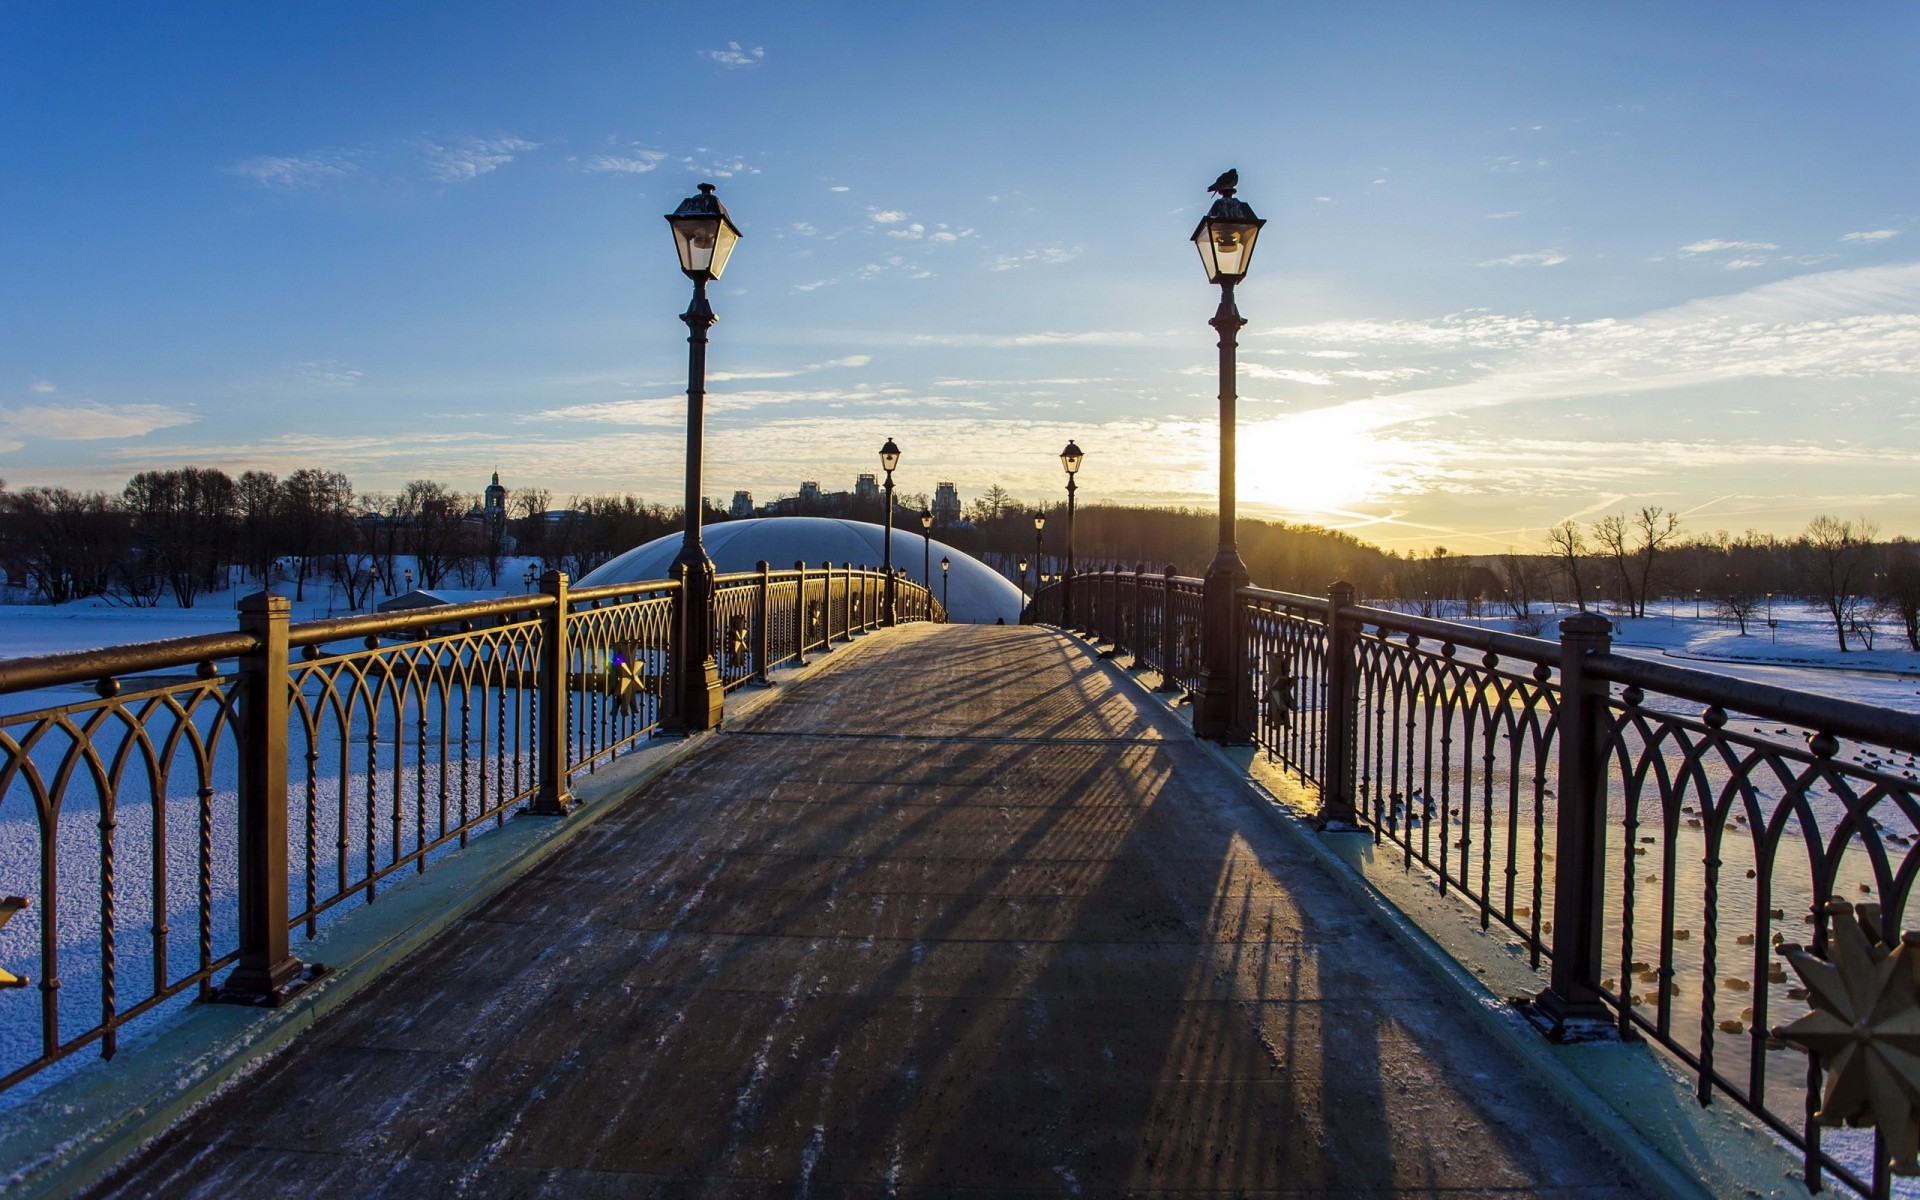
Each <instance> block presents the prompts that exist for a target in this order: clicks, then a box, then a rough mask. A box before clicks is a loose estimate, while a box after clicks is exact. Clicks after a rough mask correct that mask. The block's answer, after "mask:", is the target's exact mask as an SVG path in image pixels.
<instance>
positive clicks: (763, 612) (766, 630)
mask: <svg viewBox="0 0 1920 1200" xmlns="http://www.w3.org/2000/svg"><path fill="white" fill-rule="evenodd" d="M772 657H773V564H772V563H770V562H768V561H767V560H766V559H764V558H763V559H761V560H760V609H759V612H758V614H757V615H756V616H755V617H754V626H753V665H754V674H755V676H756V677H757V678H758V679H759V680H760V682H761V683H764V684H766V685H767V686H768V687H771V686H773V673H772V670H771V669H770V668H769V667H768V666H767V660H769V659H771V658H772Z"/></svg>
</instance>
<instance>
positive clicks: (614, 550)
mask: <svg viewBox="0 0 1920 1200" xmlns="http://www.w3.org/2000/svg"><path fill="white" fill-rule="evenodd" d="M924 506H925V497H923V496H918V495H914V496H901V497H897V503H896V508H895V524H896V526H899V527H904V528H908V529H917V528H918V510H920V509H922V508H924ZM808 511H809V512H810V513H811V514H812V515H818V516H842V517H850V518H853V519H857V520H866V521H875V522H877V521H880V520H882V519H883V518H884V515H885V514H884V511H883V509H882V502H881V501H880V500H879V499H878V498H865V499H862V498H859V497H856V496H851V495H846V496H840V497H837V498H835V497H828V498H823V500H822V501H821V502H820V503H818V504H815V505H812V506H810V507H809V509H808ZM1036 517H1038V518H1041V520H1042V528H1040V529H1037V530H1036V529H1035V527H1034V520H1035V518H1036ZM727 519H728V515H727V513H726V512H724V511H722V510H720V509H717V508H715V507H713V506H712V505H711V504H709V505H708V507H707V509H706V512H705V515H704V517H703V520H704V521H705V522H707V523H710V524H711V523H717V522H721V521H725V520H727ZM1066 525H1067V520H1066V505H1065V504H1064V503H1063V502H1060V501H1047V502H1043V503H1039V504H1033V503H1027V502H1022V501H1019V500H1017V499H1015V498H1014V497H1013V496H1012V495H1011V494H1009V493H1008V492H1007V491H1006V490H1005V489H1004V488H1001V487H998V486H994V487H990V488H988V489H987V490H986V491H985V492H984V493H983V494H982V495H980V496H979V497H977V498H976V499H974V500H973V501H972V502H971V503H969V504H968V505H967V506H966V509H965V511H964V513H963V515H962V517H961V519H959V520H957V521H949V522H946V523H943V524H941V525H939V526H937V527H936V529H935V531H934V532H935V535H936V536H937V537H939V538H940V540H942V541H944V542H946V543H948V544H949V545H952V546H955V547H957V548H958V549H960V550H963V551H966V552H967V553H969V554H972V555H974V556H975V557H978V558H980V559H982V560H984V561H986V562H988V563H990V564H991V565H993V566H994V567H996V568H997V569H999V570H1001V571H1002V572H1004V573H1005V574H1006V575H1007V576H1008V577H1010V578H1013V577H1016V576H1020V575H1022V574H1023V572H1022V571H1021V569H1020V564H1021V562H1022V561H1025V562H1026V563H1027V570H1026V571H1025V572H1024V576H1025V579H1026V580H1027V581H1028V582H1031V581H1033V580H1035V579H1037V578H1038V577H1039V576H1040V575H1041V574H1043V573H1053V574H1057V573H1058V572H1060V571H1061V570H1064V569H1065V565H1066ZM683 528H684V515H683V512H682V510H681V509H680V508H679V507H678V506H674V507H667V506H663V505H658V504H648V503H647V502H646V501H644V500H643V499H642V498H641V497H639V496H635V495H632V494H625V495H584V496H583V495H575V496H572V497H571V498H569V499H568V501H567V503H566V507H564V508H555V507H554V506H553V496H552V493H551V492H549V491H548V490H547V489H545V488H537V487H530V488H521V489H518V490H515V491H512V492H510V493H508V494H507V496H506V500H505V504H504V505H503V506H501V507H498V508H494V509H488V508H487V507H486V506H485V501H484V497H483V496H482V495H481V494H478V493H469V492H462V491H460V490H458V489H455V488H452V487H449V486H448V485H446V484H444V483H440V482H438V481H435V480H430V479H416V480H413V481H410V482H409V483H407V484H406V485H405V486H404V487H402V488H400V489H399V490H397V491H393V492H379V491H361V490H359V489H358V488H356V487H355V486H354V485H353V482H352V481H351V480H350V479H349V478H348V477H347V476H346V475H344V474H342V473H341V472H338V471H327V470H321V469H318V468H306V469H302V470H298V471H294V472H293V473H291V474H289V475H287V476H286V477H284V478H281V477H279V476H276V475H275V474H273V473H272V472H267V471H247V472H245V473H243V474H242V475H240V476H239V478H237V479H235V478H232V477H230V476H228V475H227V474H226V473H225V472H223V471H220V470H218V469H213V468H202V467H181V468H178V469H172V470H163V471H143V472H140V473H139V474H137V475H135V476H133V477H132V478H131V479H129V480H128V481H127V484H126V486H125V487H124V488H122V489H121V491H120V492H119V493H118V494H117V495H116V494H112V493H108V492H105V491H81V490H73V489H69V488H60V487H30V488H25V489H21V490H18V491H10V490H8V489H7V487H6V484H5V482H4V481H0V570H4V571H5V573H6V578H7V580H8V581H9V582H11V583H14V584H16V585H23V586H25V587H27V588H29V589H30V590H31V591H32V592H33V594H35V595H36V596H37V597H38V598H39V599H42V600H44V601H46V602H49V603H56V604H58V603H65V602H67V601H70V600H76V599H82V598H86V597H92V596H104V597H108V598H111V599H113V600H115V601H117V602H121V603H126V604H129V605H136V606H152V605H155V604H158V603H159V602H160V600H161V599H162V597H166V596H171V597H172V599H173V600H174V602H175V603H176V604H178V605H180V606H181V607H183V608H190V607H192V606H193V604H194V602H195V600H196V599H197V598H198V597H199V596H200V595H202V594H204V593H206V592H208V591H212V590H215V589H217V588H220V587H222V586H223V585H224V584H225V582H226V579H227V575H228V573H229V572H230V571H234V570H238V571H242V572H244V573H245V574H246V575H248V576H250V577H251V578H252V579H254V580H256V581H259V582H262V583H265V582H268V581H272V580H276V579H284V580H285V581H286V582H287V583H289V584H291V585H292V587H293V589H294V593H295V598H296V599H304V598H305V589H306V587H307V585H308V584H309V583H312V582H315V581H322V582H324V583H326V584H329V585H331V586H334V587H337V588H339V589H340V590H341V591H342V592H343V593H344V594H345V597H346V601H347V606H348V607H349V608H354V609H357V608H359V607H361V606H362V605H364V604H366V603H368V602H369V601H370V600H371V598H372V597H373V596H374V594H375V593H376V592H384V593H385V594H387V595H393V594H395V593H396V592H398V591H400V590H403V588H404V587H405V586H406V584H407V582H409V581H411V582H415V583H417V585H418V586H420V587H424V588H436V587H441V586H445V585H448V584H449V582H450V581H453V582H457V583H458V584H459V585H460V586H463V587H469V588H473V587H481V586H488V587H499V586H501V575H502V572H503V570H504V569H505V563H506V560H507V559H508V558H510V557H515V556H520V557H526V558H532V559H536V560H538V562H539V563H540V564H541V568H542V569H545V570H560V571H565V572H566V573H567V574H568V575H570V576H572V577H573V578H576V579H578V578H580V577H581V576H583V575H585V574H586V573H587V572H589V571H591V570H593V569H594V568H595V567H597V566H599V565H600V564H601V563H604V562H606V561H607V560H608V559H610V558H612V557H614V556H615V555H617V554H620V553H622V552H624V551H626V550H628V549H630V548H632V547H634V546H638V545H640V544H642V543H644V542H647V541H651V540H652V539H654V538H657V537H660V536H662V535H664V534H669V533H677V532H679V531H680V530H682V529H683ZM1216 537H1217V522H1216V517H1215V514H1213V513H1212V512H1209V511H1206V510H1198V509H1185V508H1152V507H1145V506H1139V505H1122V504H1108V503H1097V504H1088V505H1083V506H1080V507H1079V508H1078V509H1077V511H1076V513H1075V519H1074V558H1075V566H1076V568H1077V569H1078V570H1081V571H1088V570H1097V569H1101V568H1107V567H1118V568H1126V569H1131V568H1133V567H1135V566H1144V567H1146V568H1147V569H1149V570H1153V571H1160V570H1164V569H1165V568H1167V567H1172V568H1173V569H1174V570H1175V572H1176V573H1178V574H1182V575H1199V574H1202V573H1203V572H1204V571H1205V569H1206V565H1207V563H1208V562H1209V561H1210V560H1211V559H1212V557H1213V553H1214V547H1215V543H1216ZM1236 537H1237V539H1238V548H1239V552H1240V556H1241V559H1242V560H1243V561H1244V562H1245V563H1246V565H1247V569H1248V573H1249V575H1250V576H1251V578H1252V580H1253V582H1254V583H1255V584H1258V585H1260V586H1263V587H1271V588H1277V589H1280V590H1284V591H1292V592H1301V593H1306V594H1310V595H1319V594H1323V593H1324V592H1325V590H1326V587H1327V585H1328V584H1329V583H1331V582H1332V581H1334V580H1336V579H1344V580H1346V581H1347V582H1350V583H1352V584H1353V585H1354V586H1355V588H1356V590H1357V592H1358V594H1359V595H1360V597H1361V598H1363V599H1371V600H1377V601H1386V602H1390V603H1398V604H1401V605H1405V606H1408V607H1413V608H1416V609H1417V610H1419V611H1421V612H1423V613H1425V614H1427V615H1451V614H1455V613H1458V614H1461V615H1466V616H1480V615H1484V614H1486V613H1488V612H1489V611H1492V612H1504V613H1505V614H1506V615H1508V616H1509V617H1510V618H1511V619H1512V620H1513V622H1514V625H1515V627H1516V628H1518V629H1520V630H1522V631H1523V632H1533V633H1538V632H1542V631H1544V629H1545V627H1546V621H1547V616H1548V613H1549V612H1550V611H1551V610H1553V609H1555V608H1559V607H1569V608H1577V609H1581V610H1585V609H1587V608H1589V607H1595V606H1604V607H1606V608H1607V609H1608V610H1609V611H1610V612H1612V613H1614V614H1616V615H1621V616H1626V617H1644V616H1646V615H1648V610H1649V607H1650V605H1651V604H1652V603H1653V602H1654V601H1656V600H1658V599H1662V598H1665V599H1667V600H1669V601H1670V602H1679V603H1683V602H1685V601H1686V600H1688V599H1690V598H1691V599H1692V600H1693V601H1694V602H1695V603H1696V604H1697V605H1700V606H1702V607H1703V608H1704V607H1706V606H1711V610H1712V611H1713V612H1714V613H1715V614H1716V615H1718V616H1721V617H1724V618H1725V619H1727V620H1729V621H1732V622H1734V623H1735V624H1737V625H1738V627H1739V629H1740V631H1741V632H1742V633H1746V632H1748V630H1749V627H1750V626H1751V625H1752V624H1753V623H1754V622H1755V621H1756V620H1760V619H1764V618H1763V616H1762V614H1763V613H1765V612H1766V611H1768V610H1769V609H1770V606H1771V604H1772V602H1773V601H1774V600H1775V599H1776V598H1786V597H1795V598H1799V599H1805V600H1807V601H1809V602H1812V603H1817V604H1819V605H1820V606H1821V608H1822V609H1823V610H1824V611H1825V613H1826V614H1827V616H1828V618H1829V619H1830V621H1831V623H1832V626H1833V632H1834V637H1835V641H1836V643H1837V644H1838V646H1839V647H1840V649H1841V650H1843V651H1844V650H1850V649H1852V648H1854V647H1855V646H1864V647H1865V648H1868V649H1871V648H1872V647H1873V646H1874V644H1875V642H1876V641H1877V639H1878V638H1880V637H1882V636H1885V635H1887V634H1888V633H1890V632H1893V631H1898V633H1899V634H1901V635H1903V636H1904V638H1905V640H1906V642H1907V644H1908V646H1910V647H1911V648H1913V649H1916V650H1920V543H1916V542H1914V541H1912V540H1910V539H1907V538H1891V539H1887V540H1884V541H1883V540H1881V539H1880V538H1879V530H1878V528H1877V527H1876V526H1875V525H1874V523H1873V522H1871V521H1869V520H1866V519H1865V518H1858V519H1854V520H1844V519H1841V518H1838V517H1833V516H1825V515H1823V516H1818V517H1815V518H1814V519H1813V520H1811V521H1809V522H1808V523H1807V526H1806V528H1805V529H1804V530H1803V531H1802V532H1801V533H1800V534H1798V535H1796V536H1794V537H1790V538H1782V537H1777V536H1775V535H1772V534H1762V533H1757V532H1754V531H1748V532H1746V533H1744V534H1741V535H1739V536H1733V535H1730V534H1728V533H1726V532H1725V531H1716V532H1712V533H1706V534H1699V535H1689V534H1687V533H1686V532H1684V531H1683V529H1682V520H1681V517H1680V516H1679V515H1678V514H1676V513H1674V512H1671V511H1669V510H1666V509H1664V508H1662V507H1660V506H1658V505H1647V506H1642V507H1640V508H1637V509H1634V510H1632V511H1623V512H1619V513H1613V514H1607V515H1603V516H1600V517H1597V518H1595V519H1593V520H1592V521H1589V522H1585V523H1581V522H1576V521H1563V522H1561V523H1560V524H1558V525H1556V526H1554V527H1553V528H1552V529H1550V530H1549V531H1548V532H1547V535H1546V538H1545V539H1544V542H1543V543H1542V544H1541V545H1540V546H1539V547H1538V548H1537V549H1534V550H1515V551H1509V552H1507V553H1505V554H1498V555H1460V554H1454V553H1450V552H1449V551H1448V550H1447V549H1446V548H1445V547H1444V546H1436V547H1434V548H1432V549H1431V550H1428V551H1424V552H1413V553H1408V554H1404V555H1402V554H1395V553H1392V552H1389V551H1384V550H1382V549H1380V548H1379V547H1377V546H1373V545H1370V544H1368V543H1366V542H1363V541H1361V540H1360V539H1358V538H1355V537H1353V536H1352V535H1350V534H1346V533H1343V532H1340V531H1338V530H1331V529H1325V528H1322V527H1319V526H1315V525H1309V524H1301V523H1295V522H1287V521H1267V520H1257V519H1242V520H1240V521H1239V522H1238V524H1237V528H1236ZM403 564H404V565H403ZM508 582H509V583H512V582H514V581H511V580H509V581H508Z"/></svg>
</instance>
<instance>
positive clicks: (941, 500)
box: [932, 480, 960, 525]
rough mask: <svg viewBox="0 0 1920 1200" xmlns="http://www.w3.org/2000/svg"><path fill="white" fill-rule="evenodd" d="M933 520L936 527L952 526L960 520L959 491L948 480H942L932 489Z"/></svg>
mask: <svg viewBox="0 0 1920 1200" xmlns="http://www.w3.org/2000/svg"><path fill="white" fill-rule="evenodd" d="M932 508H933V520H934V523H935V524H936V525H952V524H954V523H955V522H957V521H958V520H959V519H960V489H958V488H956V487H954V486H953V483H952V482H951V481H950V480H942V481H941V482H940V483H939V484H937V485H935V486H934V489H933V505H932Z"/></svg>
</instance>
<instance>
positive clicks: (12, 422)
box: [0, 389, 195, 450]
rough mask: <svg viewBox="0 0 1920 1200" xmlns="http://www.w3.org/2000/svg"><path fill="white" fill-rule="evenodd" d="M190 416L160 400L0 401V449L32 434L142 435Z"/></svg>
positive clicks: (78, 438)
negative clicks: (30, 402) (151, 401)
mask: <svg viewBox="0 0 1920 1200" xmlns="http://www.w3.org/2000/svg"><path fill="white" fill-rule="evenodd" d="M36 390H37V389H36ZM194 419H195V418H194V416H193V414H192V413H188V412H183V411H181V410H180V409H177V408H169V407H167V406H166V405H164V404H111V405H110V404H91V403H86V404H63V405H60V406H58V407H54V406H51V405H45V404H22V405H17V406H6V405H0V450H18V449H20V448H21V447H22V446H24V445H25V444H26V443H27V441H28V440H29V439H32V438H47V439H50V440H53V441H62V442H92V441H104V440H107V439H110V438H136V437H144V436H146V435H147V434H149V433H152V432H154V431H155V430H157V429H171V428H173V427H175V426H177V425H190V424H192V423H193V421H194Z"/></svg>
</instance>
